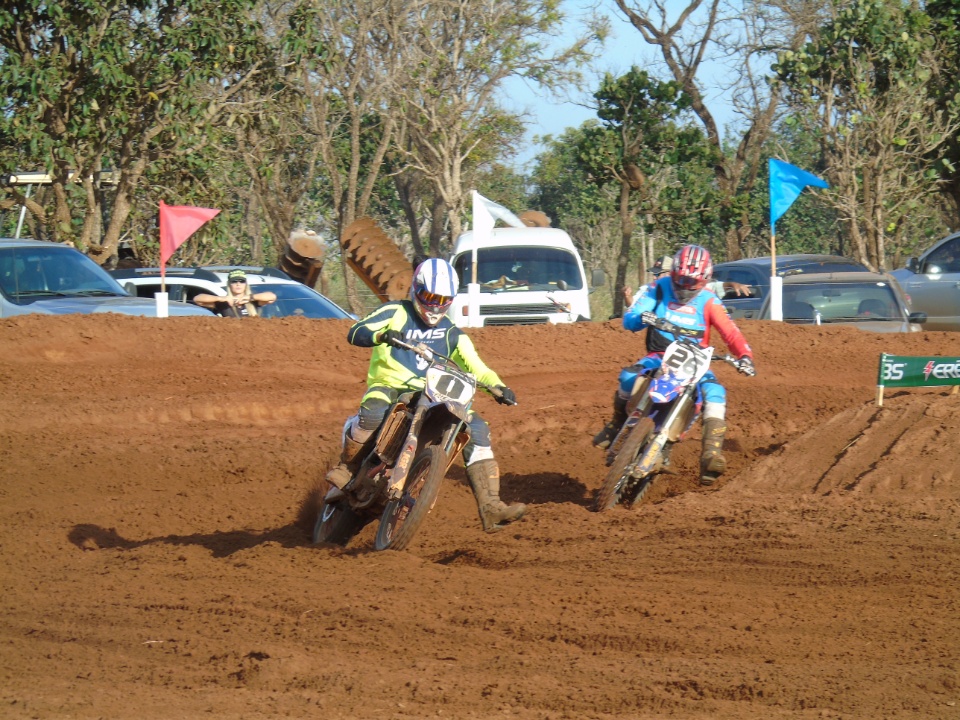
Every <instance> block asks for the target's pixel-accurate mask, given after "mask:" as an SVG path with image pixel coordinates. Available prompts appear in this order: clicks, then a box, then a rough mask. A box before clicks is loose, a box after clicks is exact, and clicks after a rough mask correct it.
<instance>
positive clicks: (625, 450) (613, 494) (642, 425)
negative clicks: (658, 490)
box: [595, 417, 654, 512]
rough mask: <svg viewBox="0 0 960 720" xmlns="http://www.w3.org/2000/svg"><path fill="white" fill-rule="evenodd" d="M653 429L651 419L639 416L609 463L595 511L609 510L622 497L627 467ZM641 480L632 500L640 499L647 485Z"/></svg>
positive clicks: (628, 476) (645, 442)
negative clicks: (640, 485)
mask: <svg viewBox="0 0 960 720" xmlns="http://www.w3.org/2000/svg"><path fill="white" fill-rule="evenodd" d="M653 431H654V424H653V420H651V419H650V418H648V417H645V418H641V419H640V422H638V423H637V424H636V426H635V427H634V428H633V430H631V431H630V434H629V435H628V436H627V439H626V440H624V441H623V446H622V447H621V448H620V452H618V453H617V456H616V457H615V458H614V459H613V463H612V464H611V465H610V471H609V472H608V473H607V477H606V479H605V480H604V481H603V487H601V488H600V492H599V493H597V503H596V507H595V509H596V511H597V512H603V511H604V510H609V509H610V508H612V507H614V506H615V505H617V503H619V502H620V501H621V500H622V499H624V497H625V495H626V491H627V486H628V485H629V484H630V483H629V480H630V475H629V473H628V472H627V468H628V467H630V466H631V465H633V464H634V463H635V462H636V461H637V458H638V457H640V451H641V450H642V449H643V448H644V447H645V446H646V444H647V439H648V438H649V437H650V435H651V434H652V433H653ZM642 482H643V486H642V487H641V488H640V492H639V495H638V496H637V497H634V498H633V499H634V501H636V500H639V499H640V497H641V496H642V495H643V493H644V492H646V488H647V486H648V485H649V482H648V481H647V480H646V479H644V480H643V481H642Z"/></svg>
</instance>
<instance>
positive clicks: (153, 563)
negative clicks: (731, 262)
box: [0, 316, 960, 720]
mask: <svg viewBox="0 0 960 720" xmlns="http://www.w3.org/2000/svg"><path fill="white" fill-rule="evenodd" d="M347 327H348V324H347V323H341V322H333V321H311V320H305V319H301V318H291V319H283V320H268V321H260V320H247V321H240V320H231V319H220V318H169V319H164V320H157V319H145V318H126V317H109V316H104V317H80V316H77V317H65V318H39V317H27V318H17V319H10V320H2V321H0V377H2V387H3V393H2V396H0V449H2V452H3V462H2V463H0V499H2V504H0V513H2V514H0V521H2V522H0V548H2V550H0V552H2V561H3V566H4V570H3V572H2V573H0V590H2V599H0V611H2V620H0V642H2V644H3V647H4V652H3V653H0V699H2V702H3V705H2V706H3V708H4V711H3V713H2V714H3V715H4V716H5V717H14V718H20V717H23V718H28V717H29V718H33V717H41V718H45V717H66V716H71V717H76V718H99V717H138V718H147V719H150V718H158V719H159V718H170V717H200V716H214V717H218V718H241V717H242V718H267V717H270V718H273V717H280V716H292V717H304V716H319V715H322V716H323V717H326V718H422V717H425V716H449V717H455V718H477V719H479V718H491V717H501V716H502V717H513V718H521V719H523V720H526V719H530V720H532V719H534V718H537V719H538V720H539V719H542V718H547V719H550V720H560V719H561V718H573V717H577V718H580V717H585V718H648V717H663V716H665V715H673V716H677V717H687V718H731V719H732V718H747V719H750V718H758V719H759V718H764V719H766V718H791V719H793V718H824V717H830V718H875V717H890V718H895V717H902V718H914V717H917V718H919V717H923V718H956V717H957V713H958V710H957V708H958V707H960V706H958V705H957V703H958V702H960V649H958V648H960V646H958V643H957V641H956V640H957V638H958V637H960V620H958V617H960V613H958V607H957V600H956V598H957V595H956V588H957V587H958V585H960V529H958V528H960V477H958V474H957V470H956V465H957V463H956V457H957V456H958V453H960V433H958V422H960V421H958V418H960V413H958V412H957V411H958V404H960V396H958V395H955V394H951V393H950V391H949V390H948V389H943V388H936V389H910V390H898V391H889V390H888V391H887V396H886V400H885V406H884V407H883V408H877V407H876V405H875V402H874V398H875V394H876V388H875V385H876V378H877V368H878V362H879V356H880V353H882V352H887V353H892V354H899V355H920V356H933V355H940V356H960V333H957V334H949V333H915V334H911V335H906V336H897V335H876V334H869V333H861V332H858V331H856V330H853V329H850V328H830V327H822V328H799V327H792V326H786V325H781V324H777V323H765V322H748V323H745V324H744V325H743V330H744V332H745V334H746V335H747V337H748V339H749V340H750V342H751V344H752V345H753V347H754V350H755V352H756V356H757V368H758V371H759V374H758V376H757V377H756V378H745V377H742V376H739V375H737V374H736V373H735V372H734V371H733V370H732V369H731V368H728V367H725V366H724V367H720V368H718V369H717V374H718V376H719V377H720V379H721V381H722V382H723V383H724V384H725V385H726V387H727V390H728V394H729V398H730V399H729V405H728V421H729V426H730V430H729V432H728V435H727V443H726V446H725V448H726V454H727V457H728V461H729V464H730V470H729V472H728V474H727V475H726V476H724V478H723V479H722V481H721V483H720V485H719V488H715V489H710V490H704V489H701V488H700V487H699V485H698V484H697V482H696V474H695V468H696V464H697V456H698V451H699V428H696V429H694V430H692V431H691V437H690V438H689V439H688V440H687V441H686V442H684V443H682V444H681V445H680V446H678V447H677V448H676V451H675V452H674V454H673V458H672V460H673V467H674V469H675V474H673V475H670V476H664V477H663V478H662V479H661V480H658V482H657V483H656V485H655V487H654V489H653V491H652V492H651V494H650V496H649V499H650V501H649V502H647V503H644V504H643V505H641V506H640V507H637V508H634V509H632V510H627V509H622V508H617V509H615V510H613V511H611V512H608V513H603V514H598V513H594V512H592V511H591V510H590V506H591V502H592V498H593V495H594V493H595V492H596V489H597V487H598V486H599V484H600V482H601V480H602V478H603V475H604V472H605V467H604V465H603V462H602V458H601V457H600V454H599V453H598V452H597V451H596V450H595V449H594V448H592V447H591V446H590V438H591V436H592V435H593V433H594V432H596V430H597V428H598V427H599V426H600V425H601V424H602V423H603V422H604V421H605V420H606V419H607V417H608V414H609V412H610V399H611V396H612V394H613V391H614V386H615V380H616V376H617V373H618V371H619V368H620V367H622V366H623V365H626V364H628V363H631V362H632V361H634V360H635V359H636V358H637V357H638V355H639V354H640V348H641V347H642V341H641V338H639V337H638V336H635V335H632V334H630V333H627V332H625V331H623V330H622V329H621V328H619V327H618V326H617V325H616V324H615V323H592V324H590V323H584V324H577V325H571V326H564V327H523V328H521V327H516V328H491V329H486V330H483V331H473V332H471V337H473V338H474V341H475V342H476V344H477V346H478V349H479V350H480V353H481V355H482V356H483V357H484V358H485V359H486V360H487V361H488V362H489V363H490V365H491V366H492V367H494V368H495V369H496V370H497V371H498V373H499V374H500V375H501V376H502V377H503V378H504V379H505V381H506V382H507V383H508V384H509V385H510V386H511V387H512V388H513V389H514V390H515V391H516V393H517V395H518V398H519V401H520V404H519V405H518V406H517V407H513V408H507V407H501V406H499V405H496V404H495V403H494V402H492V400H490V399H489V398H481V399H480V400H478V403H477V409H478V410H479V412H481V413H482V414H483V416H484V417H485V418H486V419H487V420H488V421H489V423H490V425H491V429H492V432H493V438H494V449H495V450H496V452H497V455H498V458H499V460H500V464H501V467H502V471H503V493H502V494H503V495H504V497H505V498H506V499H508V500H519V501H522V502H525V503H528V504H529V505H530V506H531V510H530V513H529V515H528V517H527V518H525V519H524V520H523V521H521V522H519V523H517V524H516V525H515V526H512V527H511V528H510V529H508V530H506V531H504V532H501V533H498V534H493V535H487V534H484V533H482V532H481V530H480V524H479V521H478V519H477V515H476V506H475V504H474V501H473V498H472V495H471V493H470V491H469V489H468V488H467V487H466V484H465V482H464V473H463V469H462V467H458V466H455V467H454V468H453V469H452V471H451V473H450V477H449V479H448V481H447V482H446V483H445V485H444V488H443V490H442V491H441V495H440V499H439V501H438V503H437V505H436V507H435V509H434V511H433V513H432V514H431V517H430V518H429V519H428V521H427V523H426V524H425V527H424V529H423V530H422V532H421V534H420V535H419V536H418V537H417V539H416V540H415V542H414V546H413V547H412V548H411V549H410V550H409V551H407V552H402V553H393V552H388V553H375V552H372V551H371V550H370V548H371V546H372V540H373V532H374V529H373V528H372V527H369V528H367V529H366V530H364V532H363V533H362V534H361V535H360V536H359V537H358V538H357V540H356V541H355V542H354V543H352V544H351V545H350V546H349V547H348V548H346V549H344V550H329V549H323V550H320V549H317V548H313V547H310V546H309V544H308V541H307V537H306V533H305V531H304V525H305V523H306V522H308V521H307V520H305V519H304V518H302V517H300V518H298V509H299V508H300V506H301V501H302V499H303V498H304V495H305V493H306V492H307V490H308V488H310V487H311V485H312V484H313V483H314V482H315V481H316V479H317V478H318V477H319V476H321V475H322V473H323V472H324V470H325V469H326V467H327V466H328V465H329V463H330V462H331V461H332V460H333V458H334V457H335V456H336V454H337V452H338V443H339V435H340V428H341V426H342V423H343V420H344V418H345V417H346V416H347V415H349V414H350V413H352V412H353V411H354V410H355V408H356V405H357V403H358V401H359V399H360V397H361V396H362V394H363V391H364V377H365V372H366V364H367V361H368V358H369V351H368V350H364V349H361V348H354V347H351V346H350V345H348V344H347V342H346V330H347ZM721 349H722V346H721Z"/></svg>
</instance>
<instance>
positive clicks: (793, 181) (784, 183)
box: [770, 158, 830, 228]
mask: <svg viewBox="0 0 960 720" xmlns="http://www.w3.org/2000/svg"><path fill="white" fill-rule="evenodd" d="M807 185H813V186H814V187H819V188H826V187H830V186H829V185H827V183H826V181H825V180H821V179H820V178H818V177H817V176H816V175H814V174H812V173H808V172H807V171H806V170H801V169H800V168H798V167H795V166H793V165H791V164H790V163H785V162H783V160H774V159H773V158H770V227H771V228H772V227H773V226H774V225H775V224H776V222H777V220H779V219H780V216H781V215H783V214H784V213H785V212H786V211H787V210H789V209H790V206H791V205H793V201H794V200H796V199H797V198H798V197H800V193H801V192H802V191H803V189H804V188H805V187H806V186H807Z"/></svg>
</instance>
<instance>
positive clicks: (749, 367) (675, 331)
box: [640, 312, 757, 377]
mask: <svg viewBox="0 0 960 720" xmlns="http://www.w3.org/2000/svg"><path fill="white" fill-rule="evenodd" d="M640 320H642V321H643V323H644V324H645V325H650V326H652V327H655V328H657V330H663V331H664V332H668V333H670V334H671V335H674V336H676V338H677V340H678V341H680V342H687V343H694V344H699V343H698V341H699V340H702V339H703V335H704V333H702V332H700V331H698V330H691V329H690V328H685V327H682V326H680V325H676V324H674V323H672V322H670V321H669V320H667V319H665V318H662V317H658V316H657V315H655V314H654V313H652V312H645V313H643V314H641V315H640ZM713 359H714V360H722V361H723V362H725V363H729V364H730V365H733V367H735V368H736V369H737V372H739V373H742V374H744V375H746V376H747V377H753V376H754V375H756V374H757V371H756V369H755V368H754V367H753V363H752V362H746V363H744V362H743V361H741V360H740V359H739V358H735V357H734V356H733V355H714V356H713Z"/></svg>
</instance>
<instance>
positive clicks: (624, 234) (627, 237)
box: [613, 180, 633, 315]
mask: <svg viewBox="0 0 960 720" xmlns="http://www.w3.org/2000/svg"><path fill="white" fill-rule="evenodd" d="M632 239H633V215H632V214H631V212H630V185H629V183H627V182H626V181H625V180H621V181H620V255H619V256H618V257H617V277H616V279H615V280H614V283H613V314H614V315H623V287H624V285H626V282H627V266H628V265H629V263H630V242H631V240H632Z"/></svg>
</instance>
